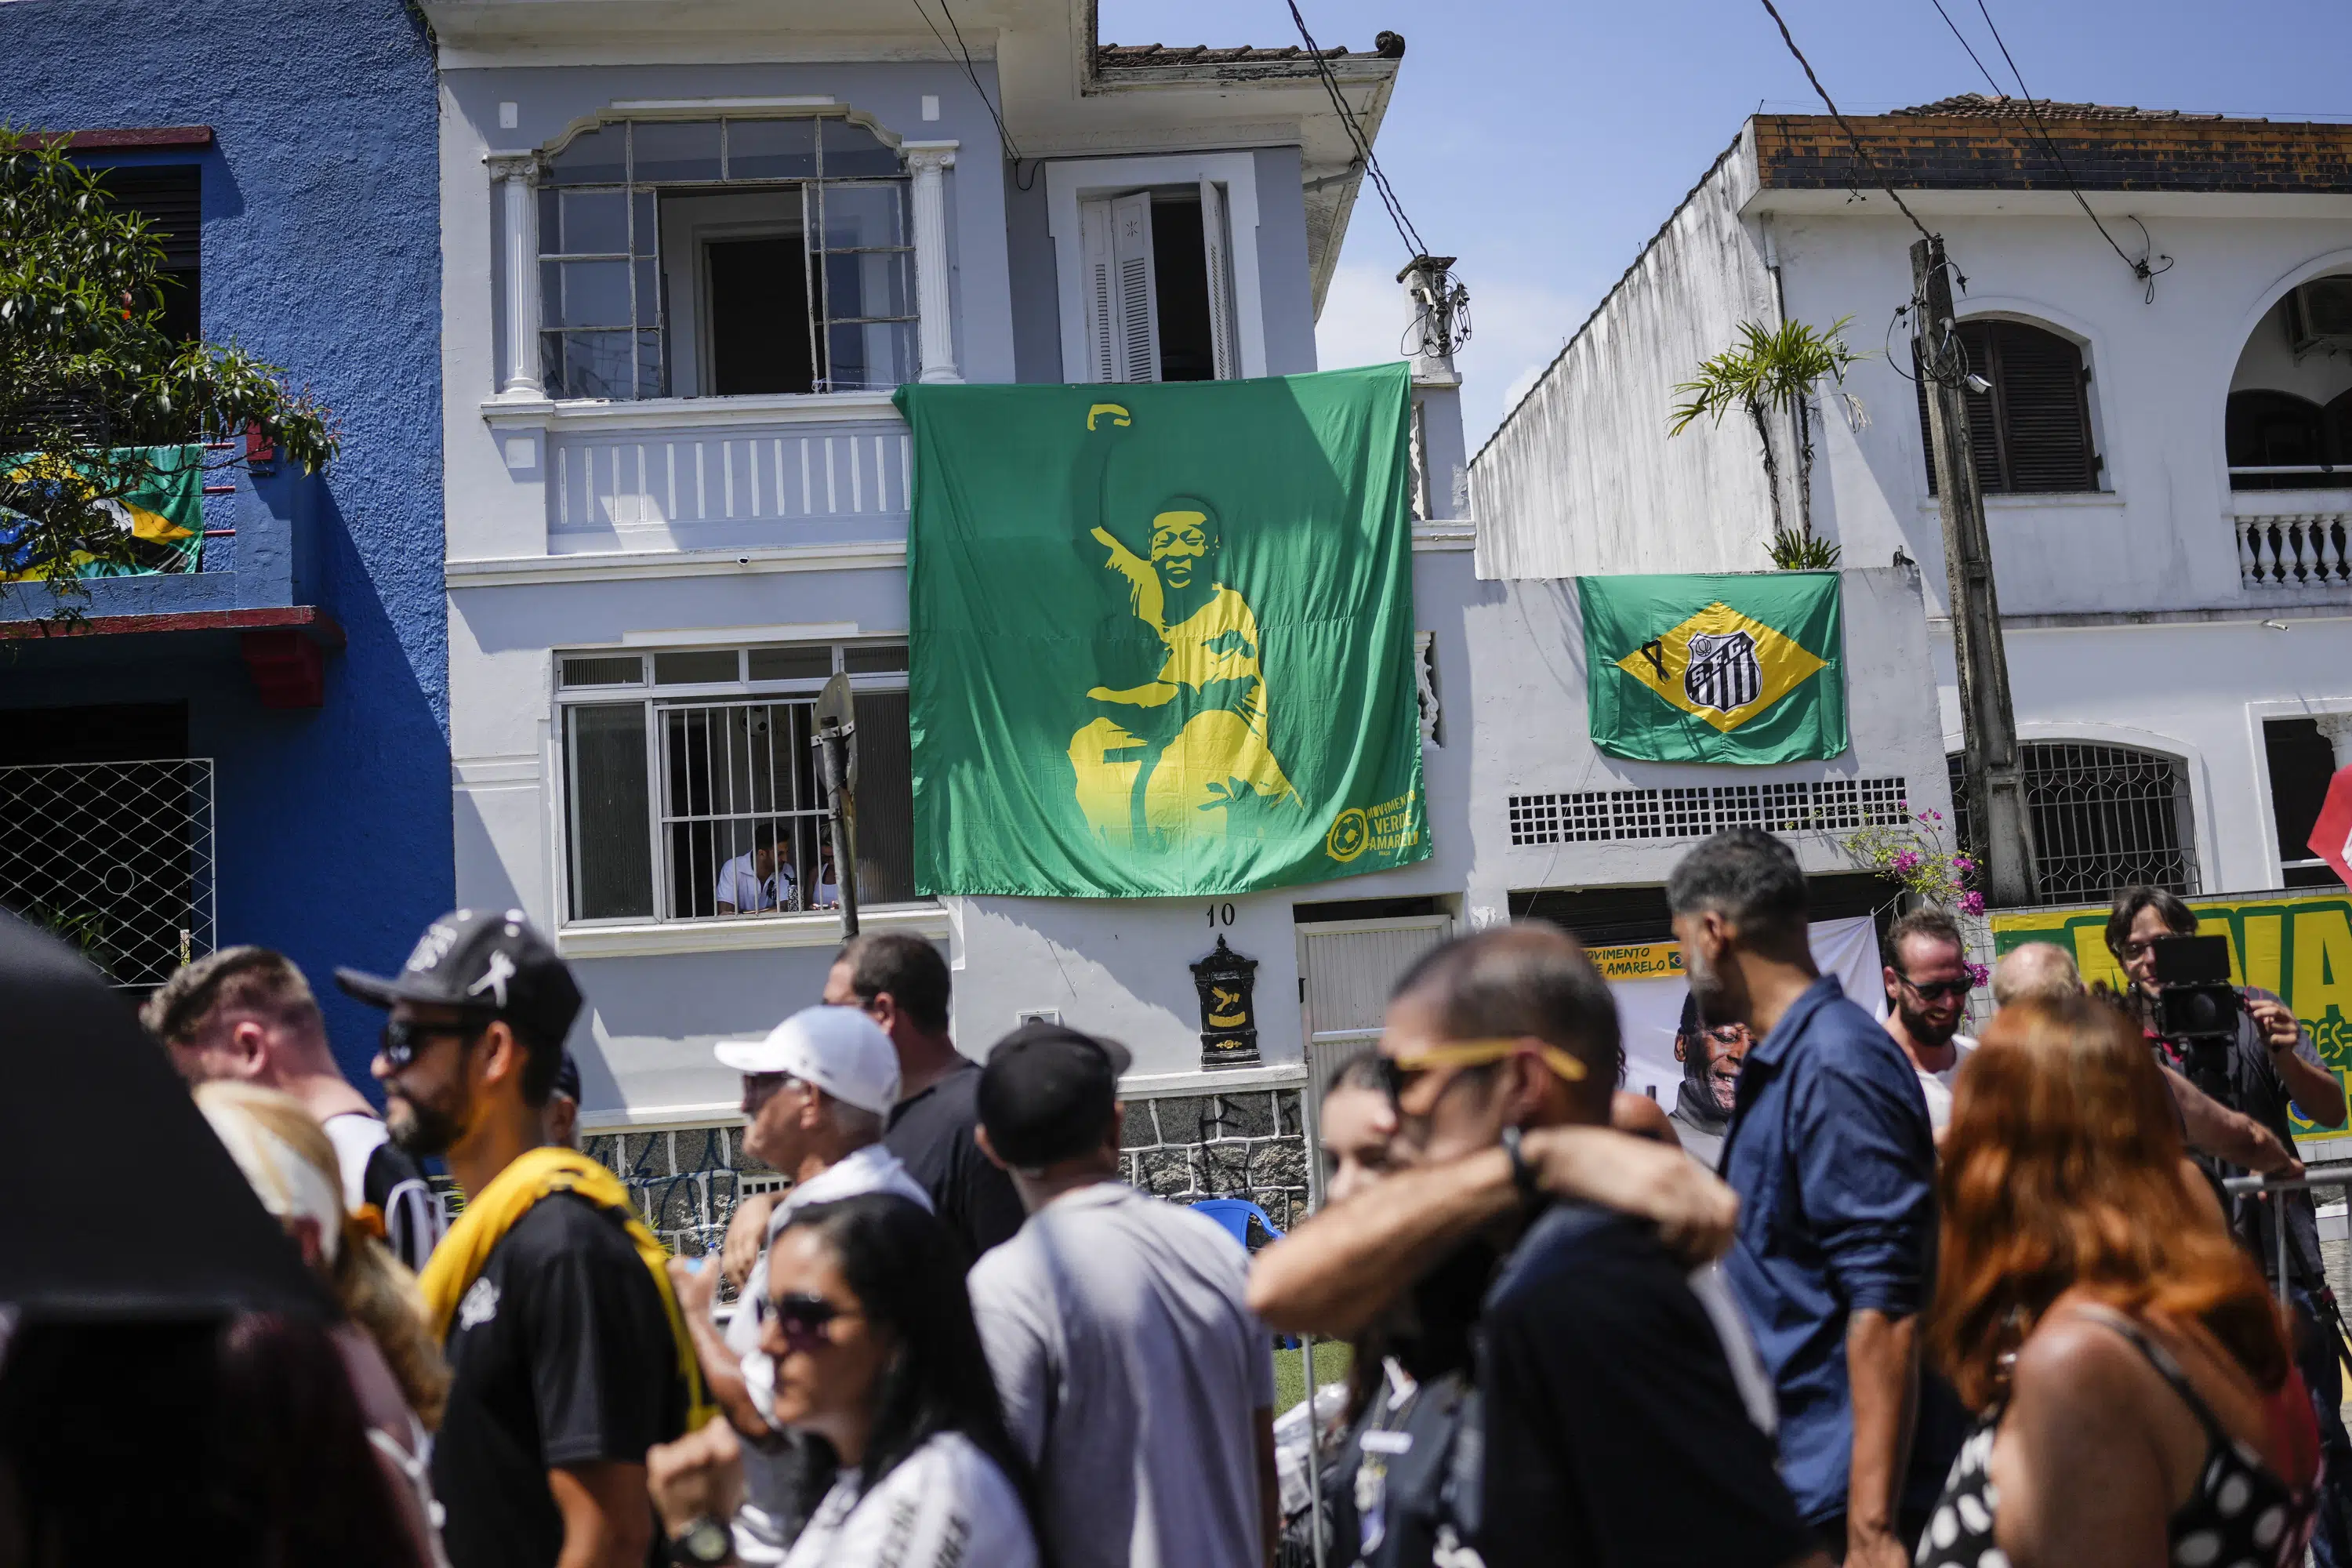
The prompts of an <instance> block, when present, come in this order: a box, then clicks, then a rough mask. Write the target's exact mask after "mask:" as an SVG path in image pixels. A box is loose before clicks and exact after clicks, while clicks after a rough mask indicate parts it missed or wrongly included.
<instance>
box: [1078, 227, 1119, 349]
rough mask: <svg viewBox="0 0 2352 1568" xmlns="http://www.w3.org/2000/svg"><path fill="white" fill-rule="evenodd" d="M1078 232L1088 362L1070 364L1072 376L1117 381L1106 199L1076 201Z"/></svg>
mask: <svg viewBox="0 0 2352 1568" xmlns="http://www.w3.org/2000/svg"><path fill="white" fill-rule="evenodd" d="M1078 232H1079V235H1080V237H1081V241H1082V250H1083V253H1084V255H1085V258H1086V277H1085V278H1084V279H1082V288H1083V289H1084V291H1085V294H1086V306H1087V363H1086V364H1085V366H1084V367H1083V368H1081V367H1079V366H1076V365H1073V366H1071V367H1070V368H1071V371H1072V374H1073V379H1076V380H1079V381H1118V380H1119V379H1121V378H1120V376H1119V374H1118V273H1117V271H1116V270H1115V269H1114V268H1113V267H1112V265H1111V244H1110V202H1109V201H1108V199H1104V200H1101V201H1092V202H1081V203H1079V204H1078Z"/></svg>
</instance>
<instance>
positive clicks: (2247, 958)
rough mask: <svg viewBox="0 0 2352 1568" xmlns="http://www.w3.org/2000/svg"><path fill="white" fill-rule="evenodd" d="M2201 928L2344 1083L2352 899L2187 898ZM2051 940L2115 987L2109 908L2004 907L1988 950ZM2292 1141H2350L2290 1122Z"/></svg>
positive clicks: (2350, 1013)
mask: <svg viewBox="0 0 2352 1568" xmlns="http://www.w3.org/2000/svg"><path fill="white" fill-rule="evenodd" d="M2189 908H2190V909H2192V910H2195V911H2196V912H2197V930H2198V931H2199V933H2200V935H2205V936H2219V937H2223V938H2226V939H2227V940H2228V942H2229V943H2230V977H2231V979H2232V980H2233V981H2235V982H2236V983H2237V984H2240V985H2252V986H2255V987H2258V988H2260V989H2262V990H2264V991H2273V992H2276V993H2277V994H2279V995H2280V996H2282V997H2284V998H2285V1000H2286V1005H2288V1006H2289V1007H2291V1008H2293V1009H2294V1016H2296V1017H2298V1018H2300V1019H2302V1020H2303V1026H2304V1027H2305V1028H2306V1029H2308V1030H2310V1031H2311V1039H2312V1044H2313V1045H2315V1047H2318V1050H2319V1059H2320V1060H2321V1061H2323V1062H2325V1063H2326V1064H2327V1068H2328V1070H2329V1071H2331V1072H2333V1073H2334V1074H2335V1075H2336V1079H2338V1080H2339V1081H2341V1080H2342V1079H2344V1078H2345V1076H2346V1074H2347V1070H2352V900H2347V898H2346V897H2345V896H2344V895H2343V894H2341V893H2318V894H2311V895H2302V894H2294V893H2255V894H2248V895H2241V896H2234V897H2223V898H2219V899H2191V900H2189ZM2026 942H2055V943H2057V944H2058V945H2059V946H2060V947H2063V948H2064V949H2066V950H2067V951H2068V952H2071V953H2073V954H2074V962H2075V963H2077V964H2079V965H2081V966H2082V970H2083V978H2084V980H2086V981H2089V982H2091V983H2093V984H2097V983H2098V982H2100V981H2105V982H2106V983H2107V984H2110V985H2112V986H2115V987H2116V989H2117V990H2121V989H2122V988H2123V987H2124V985H2125V984H2126V981H2125V979H2124V973H2123V968H2122V966H2121V965H2120V964H2118V963H2116V959H2115V955H2114V954H2113V953H2111V952H2108V951H2107V910H2106V908H2105V906H2104V905H2102V906H2100V907H2098V908H2095V909H2056V910H2001V911H1998V912H1996V913H1995V914H1994V915H1993V917H1992V945H1993V952H1996V953H2003V952H2009V951H2010V950H2011V949H2012V948H2015V947H2019V946H2022V945H2023V944H2024V943H2026ZM2294 1135H2295V1138H2296V1140H2297V1141H2298V1142H2318V1141H2320V1140H2323V1139H2352V1127H2338V1128H2327V1127H2314V1126H2312V1125H2311V1124H2310V1123H2308V1122H2305V1121H2303V1120H2302V1119H2301V1118H2300V1117H2297V1118H2295V1121H2294Z"/></svg>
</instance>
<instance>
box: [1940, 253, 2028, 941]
mask: <svg viewBox="0 0 2352 1568" xmlns="http://www.w3.org/2000/svg"><path fill="white" fill-rule="evenodd" d="M1911 297H1912V300H1913V304H1914V306H1915V309H1914V310H1913V313H1912V332H1913V337H1912V343H1913V346H1914V347H1915V348H1916V349H1917V351H1918V355H1919V374H1921V375H1922V376H1924V377H1926V379H1927V385H1926V387H1925V389H1924V390H1925V391H1926V392H1927V431H1928V435H1929V437H1930V439H1931V441H1932V443H1933V445H1934V447H1935V450H1934V453H1933V458H1934V462H1935V472H1936V499H1937V501H1938V502H1939V503H1940V505H1939V510H1941V512H1942V514H1943V523H1944V572H1945V579H1946V582H1947V584H1948V588H1949V592H1950V598H1951V616H1952V663H1953V665H1954V667H1955V668H1957V669H1958V673H1959V679H1960V733H1961V737H1962V740H1961V744H1962V747H1963V750H1964V756H1965V768H1966V776H1967V788H1968V795H1969V805H1970V808H1971V810H1972V812H1973V815H1974V817H1975V822H1976V826H1977V830H1978V833H1979V836H1980V838H1981V842H1982V844H1983V847H1984V858H1985V889H1986V896H1987V900H1988V901H1989V902H1990V903H1991V904H1992V905H1993V906H1994V907H1996V908H2000V909H2016V908H2019V907H2021V906H2022V905H2026V904H2030V903H2032V901H2033V889H2034V882H2035V877H2034V872H2033V839H2032V825H2031V824H2030V823H2029V822H2028V820H2027V818H2026V813H2025V786H2024V783H2023V781H2022V780H2021V778H2020V776H2019V774H2018V768H2017V714H2016V710H2015V709H2014V708H2012V707H2011V704H2010V700H2009V656H2008V654H2007V652H2006V651H2005V650H2004V649H2003V647H2002V646H2001V637H2000V600H1999V598H1998V597H1997V596H1996V595H1995V594H1994V592H1993V581H1992V545H1991V542H1990V540H1989V539H1988V538H1987V536H1986V534H1985V518H1984V497H1983V496H1982V495H1980V494H1979V493H1978V490H1977V470H1976V461H1975V458H1974V456H1973V454H1972V452H1971V449H1970V447H1969V402H1968V391H1967V388H1966V387H1965V386H1964V385H1963V384H1962V380H1961V373H1960V370H1959V366H1958V363H1957V362H1955V361H1952V360H1950V359H1948V358H1946V357H1944V356H1943V355H1942V353H1940V352H1939V351H1942V350H1943V349H1944V348H1945V347H1946V345H1947V344H1948V343H1949V342H1951V340H1952V335H1953V321H1954V319H1955V318H1954V312H1953V308H1952V282H1951V269H1950V268H1949V267H1948V265H1947V264H1946V262H1945V260H1944V242H1943V241H1942V240H1941V239H1921V240H1915V241H1913V242H1912V246H1911Z"/></svg>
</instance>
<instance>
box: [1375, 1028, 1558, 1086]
mask: <svg viewBox="0 0 2352 1568" xmlns="http://www.w3.org/2000/svg"><path fill="white" fill-rule="evenodd" d="M1529 1043H1530V1042H1529V1041H1528V1037H1525V1036H1519V1037H1516V1038H1513V1039H1507V1040H1499V1039H1497V1040H1454V1041H1449V1042H1448V1043H1446V1044H1445V1045H1442V1046H1432V1047H1429V1048H1428V1049H1427V1050H1425V1051H1412V1052H1410V1053H1403V1054H1400V1055H1397V1056H1388V1055H1385V1054H1383V1055H1381V1056H1380V1057H1377V1058H1374V1059H1375V1060H1376V1061H1378V1062H1379V1063H1380V1072H1381V1085H1382V1087H1384V1088H1385V1089H1387V1090H1388V1094H1389V1099H1390V1100H1402V1099H1403V1098H1404V1093H1405V1091H1406V1090H1407V1089H1411V1088H1412V1086H1413V1085H1414V1084H1416V1083H1418V1082H1420V1081H1421V1079H1422V1076H1423V1074H1425V1073H1427V1072H1428V1071H1430V1070H1431V1069H1432V1068H1446V1067H1450V1068H1475V1067H1485V1066H1486V1065H1487V1064H1488V1063H1490V1062H1498V1061H1501V1060H1502V1059H1503V1058H1506V1057H1509V1056H1514V1055H1517V1053H1518V1052H1519V1051H1521V1050H1523V1049H1525V1048H1526V1047H1528V1044H1529ZM1533 1043H1534V1045H1535V1051H1536V1055H1537V1056H1538V1057H1540V1058H1542V1059H1543V1064H1544V1066H1546V1067H1547V1068H1550V1069H1551V1070H1552V1072H1553V1073H1555V1074H1557V1075H1558V1076H1559V1078H1560V1079H1563V1080H1565V1081H1566V1082H1569V1083H1581V1082H1583V1081H1584V1064H1583V1063H1582V1062H1580V1061H1578V1060H1577V1059H1576V1058H1574V1057H1572V1056H1570V1055H1569V1054H1568V1053H1567V1052H1566V1051H1564V1050H1561V1049H1560V1048H1559V1047H1558V1046H1550V1045H1545V1044H1543V1043H1542V1042H1541V1041H1536V1042H1533Z"/></svg>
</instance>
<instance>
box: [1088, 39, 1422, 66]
mask: <svg viewBox="0 0 2352 1568" xmlns="http://www.w3.org/2000/svg"><path fill="white" fill-rule="evenodd" d="M1320 52H1321V54H1322V56H1323V58H1325V59H1327V60H1336V59H1345V58H1360V59H1378V58H1381V55H1380V54H1378V53H1377V52H1367V53H1363V54H1360V55H1354V56H1352V57H1351V55H1350V52H1349V50H1348V49H1347V48H1346V47H1344V46H1342V47H1333V48H1328V49H1324V50H1322V51H1320ZM1306 58H1307V51H1306V50H1305V49H1303V48H1300V47H1298V46H1297V44H1288V45H1285V46H1284V47H1281V48H1275V49H1269V48H1260V47H1256V46H1255V45H1247V44H1244V45H1242V46H1240V47H1235V48H1213V47H1210V46H1209V45H1207V44H1180V45H1177V46H1176V47H1173V48H1171V47H1169V46H1168V45H1166V44H1102V45H1098V46H1097V47H1096V50H1095V59H1096V62H1097V64H1099V65H1100V66H1101V67H1102V68H1105V69H1107V70H1115V69H1123V68H1132V67H1136V66H1229V65H1248V64H1253V63H1256V62H1259V61H1276V60H1304V59H1306Z"/></svg>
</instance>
